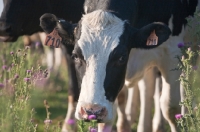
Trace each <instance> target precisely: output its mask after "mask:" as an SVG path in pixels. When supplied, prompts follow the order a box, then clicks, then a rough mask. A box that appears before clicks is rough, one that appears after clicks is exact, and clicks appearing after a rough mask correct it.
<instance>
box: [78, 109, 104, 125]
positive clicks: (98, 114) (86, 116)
mask: <svg viewBox="0 0 200 132" xmlns="http://www.w3.org/2000/svg"><path fill="white" fill-rule="evenodd" d="M80 114H81V115H82V119H83V120H84V121H85V122H89V121H91V119H90V116H92V115H94V116H95V119H94V120H96V121H97V123H103V120H104V118H105V117H106V116H107V111H106V109H105V107H103V108H101V109H99V110H98V111H94V110H93V109H86V108H83V107H81V113H80Z"/></svg>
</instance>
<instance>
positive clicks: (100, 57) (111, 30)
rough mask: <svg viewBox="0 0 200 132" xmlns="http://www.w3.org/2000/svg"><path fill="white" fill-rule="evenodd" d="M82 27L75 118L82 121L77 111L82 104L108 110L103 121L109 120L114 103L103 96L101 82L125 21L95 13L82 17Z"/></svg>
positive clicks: (101, 12) (103, 90)
mask: <svg viewBox="0 0 200 132" xmlns="http://www.w3.org/2000/svg"><path fill="white" fill-rule="evenodd" d="M95 16H98V17H95ZM81 25H82V27H81V36H80V39H79V40H78V42H77V45H78V46H79V47H80V50H81V51H82V55H83V58H84V60H85V62H86V69H85V74H84V76H83V79H82V84H81V92H80V96H79V102H78V105H77V109H76V117H77V118H78V119H82V115H80V109H81V107H86V106H85V104H98V105H100V106H101V107H105V108H106V110H107V111H106V112H105V113H107V116H106V115H105V116H106V119H105V118H104V120H111V119H112V113H113V112H112V111H113V109H112V106H113V104H112V103H111V102H110V101H109V100H108V99H107V97H106V95H105V93H106V92H105V88H104V81H105V77H106V67H107V64H108V59H109V56H110V53H111V52H112V51H113V50H114V49H115V48H116V47H117V45H119V38H120V36H121V35H122V33H123V31H124V21H122V20H120V19H119V18H117V17H115V16H114V15H112V14H110V13H108V12H103V11H101V10H98V11H95V12H92V13H90V14H87V15H84V16H83V18H82V23H81ZM88 107H89V106H88ZM102 116H104V115H102ZM99 118H101V117H99Z"/></svg>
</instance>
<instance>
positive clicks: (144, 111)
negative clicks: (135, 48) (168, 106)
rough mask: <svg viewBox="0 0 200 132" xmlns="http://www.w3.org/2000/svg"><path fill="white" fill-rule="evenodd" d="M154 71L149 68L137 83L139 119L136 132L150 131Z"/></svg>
mask: <svg viewBox="0 0 200 132" xmlns="http://www.w3.org/2000/svg"><path fill="white" fill-rule="evenodd" d="M155 77H156V76H155V69H154V68H150V69H149V70H148V71H146V73H145V75H144V77H143V79H142V80H140V81H139V82H138V86H139V90H140V104H141V105H140V117H139V123H138V128H137V131H138V132H150V131H152V106H153V95H154V91H155Z"/></svg>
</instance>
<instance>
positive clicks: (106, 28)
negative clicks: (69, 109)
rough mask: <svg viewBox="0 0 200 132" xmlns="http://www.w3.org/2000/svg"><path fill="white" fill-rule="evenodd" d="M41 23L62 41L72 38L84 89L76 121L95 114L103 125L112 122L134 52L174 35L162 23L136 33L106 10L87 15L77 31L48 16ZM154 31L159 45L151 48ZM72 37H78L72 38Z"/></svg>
mask: <svg viewBox="0 0 200 132" xmlns="http://www.w3.org/2000/svg"><path fill="white" fill-rule="evenodd" d="M40 21H41V27H42V28H43V29H44V30H45V31H46V32H47V33H50V32H51V31H52V30H53V29H54V28H57V29H58V32H59V33H60V35H61V37H63V38H68V37H69V36H71V37H70V38H71V40H73V43H74V50H73V55H72V58H73V59H74V61H75V65H76V70H77V76H78V79H79V82H80V88H81V92H80V96H79V101H78V104H77V108H76V113H75V116H76V118H77V119H87V118H88V116H89V115H91V114H94V115H96V116H97V119H98V120H99V121H103V122H105V121H109V120H111V119H112V114H113V102H114V101H115V99H116V97H117V95H118V93H119V91H120V90H121V88H122V86H123V85H124V80H125V72H126V65H127V61H128V58H129V53H130V50H131V48H140V49H151V48H155V47H157V46H158V45H160V44H162V43H163V42H164V41H166V40H167V39H168V37H169V35H170V33H171V32H170V29H169V28H168V27H167V26H165V25H164V24H162V23H152V24H149V25H147V26H145V27H143V28H141V29H135V28H133V27H131V25H130V24H129V23H128V22H127V21H122V20H121V19H119V18H118V17H116V16H115V15H113V14H112V13H110V12H106V11H102V10H97V11H94V12H92V13H89V14H86V15H84V16H83V17H82V19H81V20H80V22H79V23H78V25H77V27H76V28H72V27H73V26H72V25H71V24H69V23H67V22H65V21H59V20H57V18H56V17H55V16H54V15H51V14H44V15H43V16H42V17H41V18H40ZM62 25H64V26H62ZM63 27H64V28H63ZM153 31H155V34H156V36H157V37H158V43H157V45H147V44H146V42H147V39H148V37H149V36H150V34H151V33H152V32H153ZM72 33H74V35H70V34H72ZM147 57H148V56H147Z"/></svg>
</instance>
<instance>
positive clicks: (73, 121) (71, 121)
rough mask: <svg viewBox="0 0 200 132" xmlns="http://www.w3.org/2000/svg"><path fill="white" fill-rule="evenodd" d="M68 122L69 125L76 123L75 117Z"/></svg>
mask: <svg viewBox="0 0 200 132" xmlns="http://www.w3.org/2000/svg"><path fill="white" fill-rule="evenodd" d="M66 123H67V124H69V125H74V124H75V120H74V119H69V120H68V121H67V122H66Z"/></svg>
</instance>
